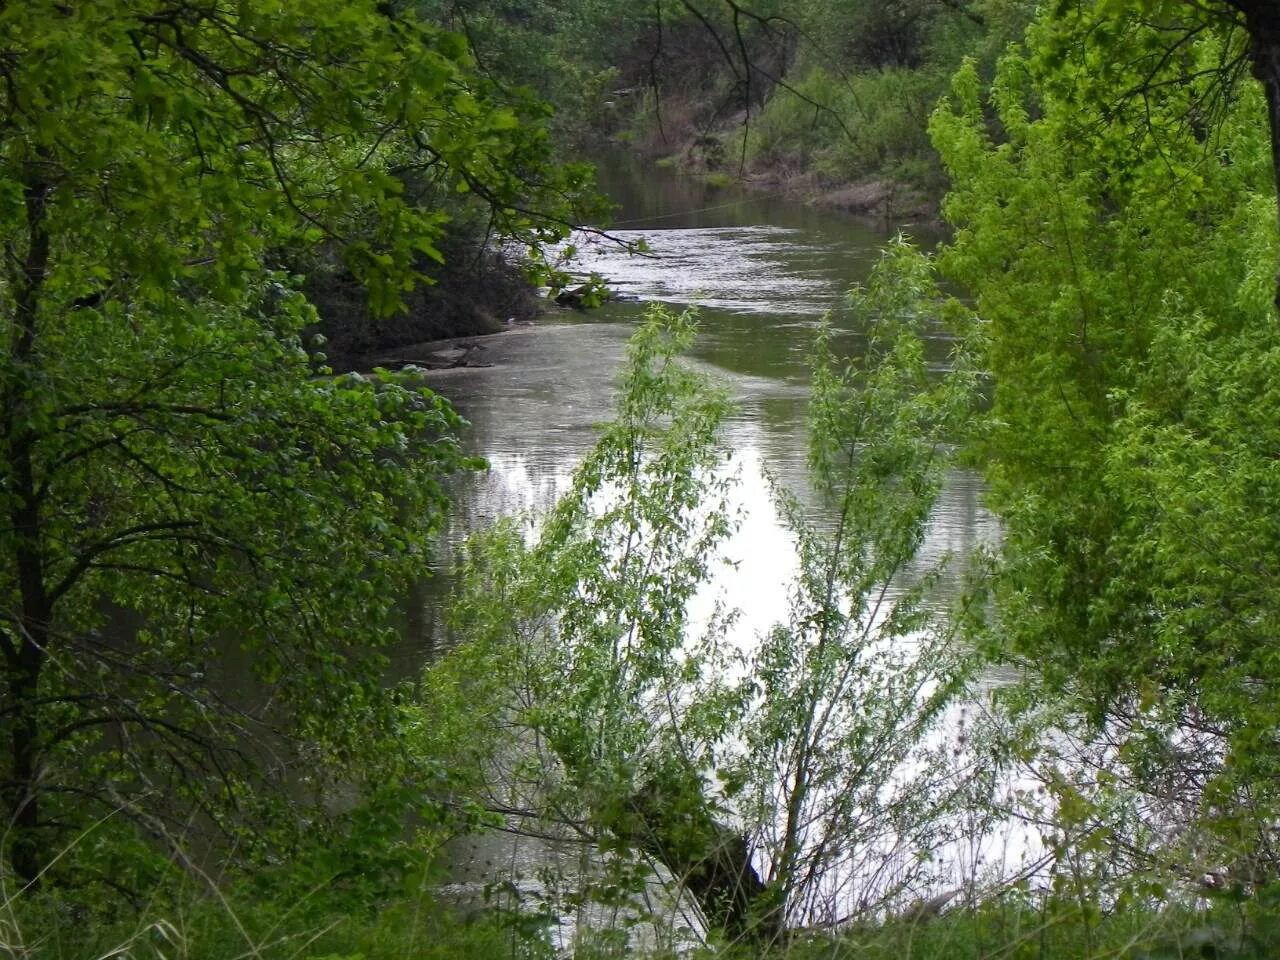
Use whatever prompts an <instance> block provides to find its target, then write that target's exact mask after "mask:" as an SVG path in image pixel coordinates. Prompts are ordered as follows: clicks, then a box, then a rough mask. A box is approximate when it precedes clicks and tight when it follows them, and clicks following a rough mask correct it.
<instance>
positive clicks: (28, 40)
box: [0, 0, 581, 880]
mask: <svg viewBox="0 0 1280 960" xmlns="http://www.w3.org/2000/svg"><path fill="white" fill-rule="evenodd" d="M0 32H3V35H4V38H5V39H4V47H5V51H6V52H5V56H4V64H3V73H4V79H5V83H4V84H3V85H0V117H2V118H3V121H2V122H3V124H4V130H5V135H4V137H3V145H2V146H0V228H2V232H3V235H4V237H5V256H4V263H3V268H2V270H3V274H2V276H0V281H2V282H0V343H3V352H2V353H0V450H2V453H0V460H2V461H3V463H2V465H0V515H2V516H3V518H4V519H3V520H0V653H2V654H3V671H4V672H3V676H4V683H5V686H6V696H5V699H4V701H3V707H2V708H0V733H2V734H3V737H4V739H5V740H6V741H7V749H6V752H5V758H4V760H3V761H2V762H0V780H2V781H3V792H4V797H5V804H6V809H7V812H8V815H9V817H11V818H12V821H13V829H11V830H10V831H9V832H8V836H9V838H10V840H11V845H10V848H11V854H12V857H13V863H14V866H15V868H16V869H17V871H18V872H19V874H20V875H22V877H23V878H24V879H25V880H31V879H32V878H33V877H34V876H35V875H36V874H37V873H38V871H39V870H40V868H41V867H42V866H43V865H44V861H45V858H46V856H47V855H48V851H51V850H53V849H55V846H56V840H57V837H58V835H59V834H60V832H61V831H62V830H64V829H65V828H66V827H67V826H71V825H74V824H76V823H78V822H82V819H83V817H84V816H85V815H90V816H96V815H97V813H96V812H91V811H93V810H94V805H97V804H102V805H105V809H107V810H117V811H123V812H125V813H130V814H133V815H135V816H138V817H140V818H142V819H144V820H146V821H147V822H148V826H149V828H150V829H151V831H152V832H154V833H167V832H170V831H181V830H182V829H183V826H182V824H181V823H168V822H166V821H165V818H166V817H167V816H170V815H174V816H185V814H183V813H182V810H183V809H184V804H183V803H175V804H172V805H171V804H168V803H167V802H165V798H174V799H175V800H176V798H177V797H179V796H182V797H184V798H185V799H186V800H194V801H195V802H196V803H197V804H200V805H202V806H203V808H204V810H205V812H206V813H207V815H208V819H207V820H205V823H206V825H209V824H217V825H219V826H222V827H223V828H225V829H229V828H230V826H231V824H230V822H229V821H228V820H226V818H225V816H224V815H225V814H227V813H229V812H231V811H233V810H238V811H239V813H240V814H241V815H242V816H247V817H249V818H250V819H252V816H251V815H252V814H253V813H254V812H255V808H256V807H257V806H258V805H259V799H260V798H259V796H258V795H257V794H256V793H253V792H250V791H248V790H247V789H246V788H245V786H244V784H243V781H242V777H243V775H245V774H246V773H247V772H248V771H254V770H256V771H258V772H262V771H263V770H267V769H270V770H272V771H273V772H274V773H275V774H276V775H278V776H285V777H288V778H291V779H293V780H294V781H295V782H299V781H307V780H308V779H310V776H311V774H310V772H308V773H293V772H292V770H293V768H292V766H291V763H289V762H286V761H285V758H286V757H288V756H289V751H288V750H286V749H285V744H286V743H287V742H289V737H288V736H285V734H287V733H290V732H292V733H300V734H302V735H303V736H304V737H305V738H306V739H307V740H308V741H309V742H310V744H311V750H312V752H313V756H312V757H311V758H310V765H311V766H313V767H314V769H315V771H316V772H319V770H320V768H321V766H322V763H323V761H325V760H334V759H339V758H341V759H350V758H352V757H354V756H356V755H357V754H358V752H359V751H357V749H356V745H357V743H359V742H361V738H362V737H363V736H364V735H365V734H366V733H367V732H368V731H369V730H370V729H374V728H377V727H378V726H383V727H385V723H384V722H383V720H384V719H385V717H386V715H387V709H386V704H385V703H384V702H383V701H382V700H381V698H379V697H377V696H376V695H375V686H376V680H377V677H378V673H379V663H380V661H379V660H378V659H377V657H376V656H373V655H371V654H372V652H373V651H375V650H376V649H377V648H378V647H379V646H380V645H381V644H382V642H383V641H385V640H386V639H387V636H388V633H387V630H386V629H385V627H384V623H385V614H386V611H387V609H388V607H389V605H390V604H391V603H392V601H393V598H394V597H395V595H396V591H397V590H398V589H399V587H400V586H401V585H403V584H404V583H405V582H406V580H407V579H408V578H410V577H412V576H417V575H419V574H420V571H421V570H422V568H423V558H424V555H425V552H426V550H427V549H428V543H429V540H430V536H431V534H432V532H433V531H434V530H435V529H436V527H437V525H438V523H439V520H440V516H441V511H442V507H443V496H442V493H441V490H440V487H439V480H440V478H441V477H442V476H443V475H444V474H447V473H449V472H450V471H452V470H455V469H459V468H462V467H465V466H467V465H468V461H467V460H466V459H465V458H463V457H462V456H461V455H460V454H459V451H458V449H457V447H456V445H455V443H454V442H453V440H452V434H453V432H454V431H455V430H456V427H457V425H458V420H457V418H456V416H455V415H454V414H453V413H452V412H451V411H450V410H449V408H448V406H447V405H446V404H444V403H443V402H442V401H440V400H438V399H437V398H435V397H433V396H432V395H431V394H430V393H428V392H426V391H424V390H422V389H419V388H418V387H416V386H414V385H413V384H412V383H411V381H409V380H406V379H403V378H393V377H389V376H383V377H380V378H379V379H378V380H377V381H368V380H363V379H360V378H354V379H352V378H340V379H334V378H332V377H331V376H330V375H329V373H328V371H327V369H326V368H325V367H324V366H323V365H322V363H323V358H317V359H316V361H315V362H313V361H312V360H310V359H309V358H308V355H307V351H306V348H305V346H304V344H303V342H302V340H301V333H302V329H303V327H304V326H305V325H307V324H309V323H314V320H315V317H314V314H313V313H312V311H311V310H310V308H309V307H308V305H307V304H306V302H305V301H304V300H303V299H302V298H301V297H300V296H299V295H298V294H297V293H296V292H295V286H296V284H297V280H296V278H294V277H291V276H288V275H286V274H284V273H281V272H279V271H278V270H273V269H272V267H273V266H276V267H278V266H279V264H280V263H282V262H296V261H297V259H298V258H299V257H302V256H303V255H305V254H307V253H308V252H315V251H317V250H320V249H323V250H327V251H335V250H336V251H340V252H341V256H342V259H343V261H344V263H345V265H346V267H347V269H348V270H349V271H350V272H351V274H352V275H353V276H355V277H356V278H358V279H359V280H360V281H361V282H363V284H364V285H365V287H366V288H367V291H368V296H369V299H370V303H371V306H372V308H373V309H374V311H375V312H381V313H386V312H388V311H391V310H394V309H396V308H397V307H398V306H399V305H400V303H401V300H402V297H403V295H404V293H405V291H406V290H408V289H409V288H410V287H411V286H412V284H413V282H414V281H415V275H416V273H417V270H416V267H417V265H418V264H419V263H420V262H421V258H423V257H426V258H435V259H438V258H439V256H440V253H439V248H438V246H437V244H438V242H439V239H440V237H441V235H442V230H443V229H444V227H445V224H446V221H447V220H448V215H447V214H446V213H445V212H444V211H443V210H441V209H440V208H439V206H438V205H437V204H436V203H435V198H436V197H437V196H438V194H439V191H440V190H447V191H453V192H465V193H468V194H472V195H475V196H477V197H479V198H480V199H481V201H482V202H483V203H484V204H486V205H487V206H488V207H489V209H490V212H491V216H492V218H493V221H494V224H495V225H496V227H497V229H498V230H499V231H500V232H501V233H502V234H504V235H506V236H508V237H511V238H516V239H520V240H523V241H528V242H532V243H534V244H537V243H539V242H541V241H545V240H549V239H553V238H557V237H559V236H560V235H561V233H562V232H563V231H564V229H565V227H564V223H565V219H566V214H567V211H569V210H570V209H572V203H573V196H574V194H575V192H576V191H577V190H578V187H579V185H580V183H581V172H580V171H570V172H569V173H568V174H565V175H561V174H557V173H555V172H554V171H552V170H551V169H550V168H549V166H548V164H547V159H548V145H547V136H546V131H545V129H544V128H543V127H542V126H541V124H540V123H539V118H540V117H541V108H539V107H538V106H537V105H536V104H533V103H531V102H530V101H528V100H527V99H521V98H511V97H502V96H499V95H498V93H497V92H496V89H495V87H494V86H493V85H492V84H490V83H488V82H486V81H484V80H483V79H481V78H477V77H476V76H475V75H474V74H473V73H472V72H471V65H470V62H469V60H468V57H467V53H466V48H465V44H464V43H463V41H461V40H460V39H459V38H458V37H456V36H455V35H452V34H449V33H447V32H444V31H442V30H440V29H438V28H435V27H431V26H426V25H423V24H420V23H418V22H416V21H415V20H413V19H412V18H410V17H407V16H405V15H399V14H394V13H391V12H389V11H386V10H383V9H382V8H381V7H380V6H378V5H375V4H374V3H372V2H360V3H354V4H342V5H339V6H334V5H333V4H325V3H317V2H309V0H306V2H300V3H289V4H277V3H267V2H245V3H222V2H215V3H207V4H206V3H177V4H167V3H154V2H148V0H119V2H109V3H95V4H88V5H85V4H79V5H72V6H68V5H66V4H60V3H53V2H40V3H26V4H21V5H19V6H14V7H6V8H5V9H4V10H3V11H0ZM428 188H429V189H428ZM539 206H540V207H541V210H542V212H541V213H533V212H531V211H532V210H533V209H534V208H535V207H539ZM216 690H223V691H227V690H234V691H237V694H236V695H225V696H219V695H217V694H216V693H215V691H216ZM282 751H283V752H282ZM286 771H289V772H286ZM206 800H207V801H208V802H205V801H206ZM42 804H46V805H45V806H44V807H43V810H42ZM188 809H189V808H188ZM105 872H106V873H109V872H110V871H109V870H107V871H105Z"/></svg>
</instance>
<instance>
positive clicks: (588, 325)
mask: <svg viewBox="0 0 1280 960" xmlns="http://www.w3.org/2000/svg"><path fill="white" fill-rule="evenodd" d="M602 181H603V183H602V186H603V187H604V189H605V190H606V191H607V192H608V194H609V196H610V197H612V198H613V199H614V200H615V202H617V203H618V205H619V207H618V211H617V215H616V218H615V223H616V224H617V226H616V227H614V228H612V229H611V231H610V232H611V233H612V234H613V235H614V236H616V237H618V238H619V239H622V240H627V241H633V240H637V239H640V238H642V237H643V238H644V239H645V240H646V242H647V244H648V246H649V249H650V253H649V255H647V256H643V257H641V256H630V255H628V254H627V253H626V252H625V251H624V250H623V249H622V248H621V247H620V246H619V245H618V244H616V243H613V242H610V241H608V240H604V239H599V238H594V239H593V238H591V237H586V236H584V237H579V238H577V244H576V245H577V246H578V248H579V256H578V258H577V260H576V261H575V262H574V264H573V265H572V267H571V268H572V269H576V270H577V271H578V272H580V273H582V274H585V273H588V272H595V273H599V274H601V275H602V276H604V277H605V278H606V280H607V282H608V284H609V286H610V288H611V289H613V290H616V291H618V292H619V293H621V294H623V295H625V296H628V297H634V298H636V300H635V301H633V302H617V303H610V304H606V305H605V306H604V307H601V308H598V309H596V310H592V311H589V312H586V313H578V312H575V311H572V310H563V311H561V310H557V309H554V308H553V311H552V312H550V313H549V314H548V315H547V316H544V317H543V318H542V320H540V321H539V323H538V324H537V325H535V326H532V327H523V328H517V329H515V330H513V331H511V332H509V333H506V334H502V335H499V336H496V337H489V338H485V339H484V340H483V341H481V345H482V348H483V349H482V351H481V352H480V354H479V356H480V357H481V359H482V360H483V361H484V362H486V363H489V364H491V366H487V367H460V368H456V369H453V370H445V371H437V372H435V373H433V374H432V375H431V378H430V384H431V386H432V387H433V388H434V389H436V390H437V391H439V392H440V393H442V394H443V395H445V396H446V397H448V398H449V399H450V400H451V401H452V402H453V403H454V405H455V406H456V407H457V408H458V409H459V411H461V413H462V415H463V416H464V417H466V418H467V420H468V421H469V422H470V424H471V426H470V427H469V429H468V431H467V434H466V441H465V442H466V445H467V448H468V449H469V451H471V452H473V453H476V454H479V455H481V456H483V457H484V458H485V459H487V460H488V462H489V464H490V469H489V471H488V473H487V474H483V475H479V476H476V477H472V478H468V479H467V480H464V481H463V482H462V483H460V484H459V486H458V488H457V489H456V492H455V496H456V499H455V507H454V519H453V522H452V524H451V528H450V533H449V539H450V540H451V541H453V542H457V541H458V540H460V539H462V538H464V537H465V536H466V535H467V534H468V533H470V532H472V531H474V530H476V529H478V528H479V527H480V526H482V525H484V524H486V523H487V522H489V521H491V520H492V519H494V518H496V517H498V516H502V515H507V514H511V513H516V512H521V511H527V510H531V509H534V510H536V509H542V508H545V507H547V506H549V505H550V504H551V503H552V502H553V501H554V499H555V497H556V495H557V494H558V493H559V492H562V491H563V490H564V489H565V487H566V485H567V483H568V479H569V475H570V473H571V472H572V470H573V468H574V467H575V466H576V465H577V463H578V462H579V461H580V460H581V458H582V456H583V454H584V453H585V451H586V450H587V449H588V448H589V447H590V445H591V444H592V443H593V442H594V440H595V437H596V431H597V427H598V425H599V424H600V423H602V422H603V421H605V420H607V419H609V417H610V416H611V415H612V411H613V400H614V396H615V381H616V376H617V373H618V369H619V364H620V362H621V359H622V355H623V351H624V349H625V345H626V341H627V338H628V337H629V336H630V334H631V333H632V332H633V330H634V329H635V326H636V324H637V323H638V322H639V318H640V315H641V314H642V313H643V311H644V307H645V303H646V302H647V301H651V300H658V301H662V302H664V303H668V304H672V305H674V306H676V307H680V308H682V307H686V306H696V307H697V308H698V310H699V312H700V315H701V328H700V331H699V335H698V339H697V342H696V343H695V345H694V347H693V351H692V356H691V362H692V363H693V364H694V365H695V366H697V367H699V368H700V369H702V370H703V371H704V372H706V373H707V374H708V375H709V376H711V377H712V378H714V379H715V380H716V381H717V382H718V383H720V384H721V385H722V386H724V387H726V388H727V389H728V390H729V392H730V393H731V395H732V396H733V398H734V400H735V412H734V413H733V415H732V416H731V418H730V420H729V422H728V424H727V425H726V435H725V443H726V447H727V448H728V449H729V450H731V451H733V452H734V460H735V465H736V467H737V468H738V475H739V478H740V480H739V484H738V488H737V494H736V500H737V502H736V504H735V505H736V506H737V507H739V508H741V511H742V515H743V523H742V528H741V529H740V531H739V532H738V534H737V535H736V536H735V538H734V540H733V542H732V543H731V544H730V545H729V548H728V553H729V556H730V558H731V559H734V560H736V561H738V563H739V566H738V569H737V570H736V571H735V574H734V583H733V585H732V589H731V590H730V591H729V593H730V595H729V597H728V599H729V600H730V602H732V603H735V604H736V605H737V606H739V607H740V608H741V609H742V617H741V620H740V624H739V628H738V629H739V630H740V631H742V632H744V634H746V635H750V634H753V633H754V632H756V631H758V630H760V629H764V628H767V627H768V626H769V625H770V624H771V623H772V622H773V620H774V619H776V617H777V616H778V615H779V614H780V613H781V612H782V609H783V603H784V601H785V583H786V572H787V571H788V570H789V569H790V565H789V564H788V563H787V562H786V558H787V557H788V556H789V555H790V554H791V546H790V543H791V541H790V537H789V535H788V534H787V533H786V531H785V530H784V529H783V528H782V525H781V524H780V522H779V518H778V516H777V512H776V510H775V509H774V505H773V503H772V500H771V498H770V493H769V487H768V484H767V483H766V481H765V479H764V476H765V474H766V473H767V474H768V475H770V476H772V477H774V478H775V479H776V480H778V481H780V482H781V483H782V484H783V485H784V486H786V487H787V488H789V489H791V490H793V491H794V492H797V493H798V494H800V495H801V497H802V499H804V498H805V491H806V458H807V446H806V443H807V441H806V436H805V422H804V417H805V404H806V398H807V394H808V388H807V378H808V368H807V362H806V358H807V356H808V353H809V351H810V349H811V348H812V344H813V337H814V331H815V328H816V326H817V324H818V321H819V319H820V318H821V317H822V315H823V314H824V313H826V312H827V311H832V314H833V319H834V322H835V325H836V331H837V334H836V337H835V346H836V349H837V350H841V349H843V350H846V351H849V352H854V351H856V350H857V349H858V346H859V338H858V335H857V332H856V331H855V330H853V329H852V325H851V322H850V320H849V318H848V317H847V316H842V314H841V308H842V306H843V304H844V300H845V296H846V294H847V291H848V289H849V287H850V285H851V284H853V283H855V282H858V281H861V280H863V279H865V278H866V276H867V273H868V271H869V270H870V268H871V265H872V264H873V263H874V262H875V260H876V258H877V257H878V256H879V249H880V246H881V244H883V243H884V242H885V240H886V239H888V237H889V236H890V233H891V229H895V230H896V229H897V228H890V227H887V226H882V227H879V228H877V227H874V226H869V225H867V224H866V223H864V222H862V221H859V220H856V219H854V218H852V217H849V216H846V215H842V214H839V213H834V212H829V211H822V210H815V209H812V208H809V207H806V206H803V205H800V204H797V203H794V202H790V201H785V200H781V199H777V198H773V197H769V196H762V195H760V194H757V193H752V192H746V191H743V190H741V189H735V188H716V187H711V186H708V185H706V184H703V183H700V182H698V181H695V180H692V179H689V178H684V177H679V176H676V175H674V174H672V173H671V172H669V171H664V170H658V169H654V168H652V167H644V168H641V167H639V166H638V164H635V163H627V162H625V161H622V160H617V159H615V160H614V161H613V162H611V163H609V164H607V165H605V166H604V167H603V170H602ZM902 229H905V230H909V229H910V227H909V225H906V226H904V227H903V228H902ZM933 239H934V237H932V236H929V235H928V234H925V235H924V238H923V240H924V242H926V243H930V242H932V241H933ZM948 346H949V345H948V343H947V341H946V339H945V337H943V336H939V337H938V338H937V339H936V340H934V341H933V342H931V344H930V355H931V357H932V359H933V361H934V362H935V363H936V364H937V365H939V366H941V365H942V364H943V363H944V362H945V358H946V355H947V350H948ZM981 490H982V488H981V482H980V479H979V477H978V476H977V474H975V473H973V472H971V471H967V470H953V471H951V472H950V474H949V475H948V477H947V482H946V484H945V487H944V489H943V491H942V495H941V497H940V498H939V501H938V504H937V507H936V509H935V511H934V514H933V518H932V521H931V523H930V526H929V531H928V536H927V538H926V541H925V544H924V547H923V549H922V550H921V552H920V556H919V562H920V563H921V564H926V565H930V566H932V565H933V564H934V563H936V562H937V561H938V560H939V559H940V558H942V557H944V556H947V555H952V556H957V557H961V556H964V555H966V554H967V553H969V552H970V551H971V550H972V549H973V548H974V547H975V546H976V545H978V544H980V543H983V542H989V541H991V540H992V539H993V537H994V536H995V522H994V520H993V518H992V517H991V515H990V514H988V513H987V511H986V510H984V508H983V507H982V503H981ZM809 502H810V504H811V505H813V506H815V508H817V505H816V504H813V502H812V501H811V500H810V501H809ZM959 576H960V567H959V565H955V569H953V570H952V571H951V572H950V574H949V575H948V576H946V577H944V581H943V584H942V587H941V595H940V599H947V593H948V591H950V590H953V589H954V587H955V585H956V584H957V583H958V577H959Z"/></svg>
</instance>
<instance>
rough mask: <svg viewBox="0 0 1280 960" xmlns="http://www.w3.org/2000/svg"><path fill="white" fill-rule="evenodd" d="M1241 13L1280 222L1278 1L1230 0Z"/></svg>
mask: <svg viewBox="0 0 1280 960" xmlns="http://www.w3.org/2000/svg"><path fill="white" fill-rule="evenodd" d="M1232 6H1234V7H1235V8H1236V9H1237V10H1239V11H1240V12H1241V13H1242V14H1244V24H1245V29H1246V30H1247V31H1248V33H1249V61H1250V63H1251V64H1252V66H1253V75H1254V76H1255V77H1257V78H1258V80H1259V81H1260V82H1261V83H1262V88H1263V90H1264V91H1266V96H1267V123H1268V124H1269V126H1270V130H1271V162H1272V166H1273V170H1274V172H1275V191H1276V222H1277V224H1278V225H1280V3H1277V0H1233V2H1232ZM1276 307H1277V309H1280V267H1278V268H1277V274H1276Z"/></svg>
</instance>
